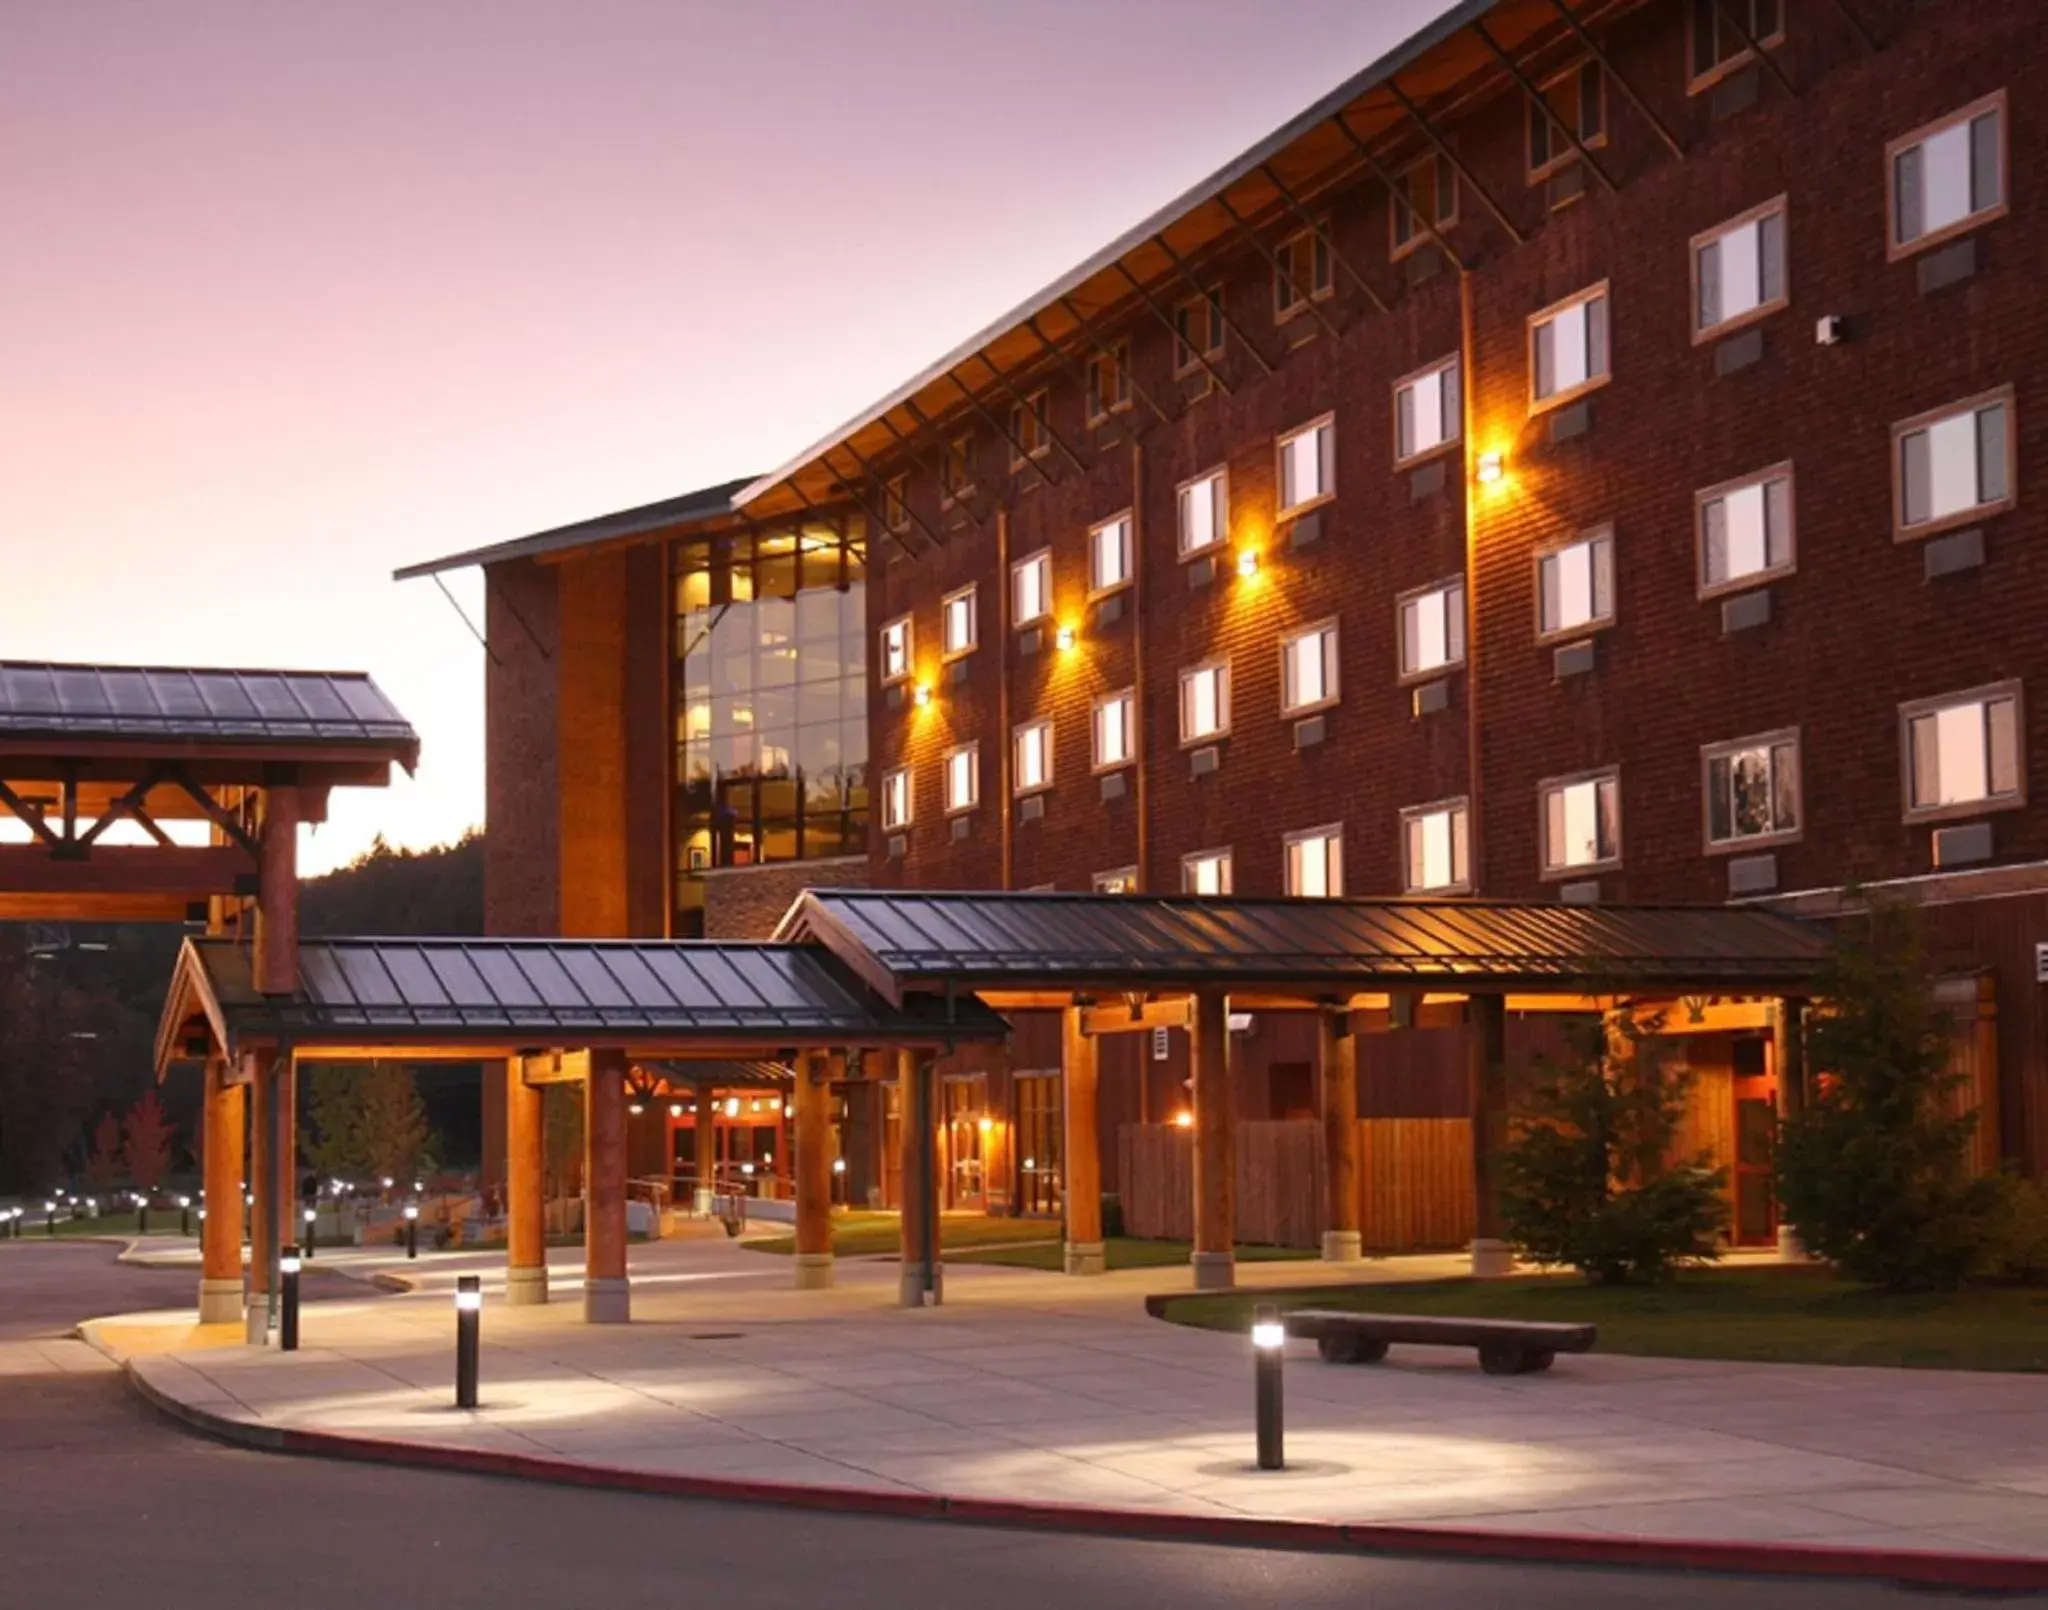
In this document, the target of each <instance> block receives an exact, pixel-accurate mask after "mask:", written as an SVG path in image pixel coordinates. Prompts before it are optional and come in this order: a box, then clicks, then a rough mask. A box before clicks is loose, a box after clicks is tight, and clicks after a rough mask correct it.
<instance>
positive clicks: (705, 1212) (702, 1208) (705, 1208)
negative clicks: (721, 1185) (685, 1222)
mask: <svg viewBox="0 0 2048 1610" xmlns="http://www.w3.org/2000/svg"><path fill="white" fill-rule="evenodd" d="M711 1197H712V1191H711V1187H710V1186H708V1185H700V1186H698V1187H697V1188H696V1190H694V1191H692V1192H691V1193H690V1211H691V1212H693V1213H695V1214H696V1215H697V1217H698V1218H700V1219H708V1218H710V1217H711V1214H712V1211H713V1209H712V1206H711Z"/></svg>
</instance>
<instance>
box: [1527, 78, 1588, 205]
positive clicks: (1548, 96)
mask: <svg viewBox="0 0 2048 1610" xmlns="http://www.w3.org/2000/svg"><path fill="white" fill-rule="evenodd" d="M1528 107H1529V180H1530V182H1531V183H1532V184H1533V183H1534V182H1535V181H1536V180H1538V179H1541V178H1544V177H1546V176H1547V175H1549V174H1552V173H1555V172H1556V171H1557V170H1558V169H1559V168H1562V167H1564V166H1566V165H1567V164H1568V163H1570V162H1572V161H1574V160H1575V159H1576V158H1577V156H1578V152H1577V151H1576V150H1574V149H1573V148H1572V142H1571V141H1570V140H1569V139H1567V138H1566V137H1565V134H1564V130H1563V129H1560V128H1559V127H1558V126H1557V125H1558V123H1562V124H1563V125H1564V127H1565V128H1567V129H1570V130H1571V131H1572V133H1573V134H1575V135H1577V136H1578V141H1579V144H1580V145H1582V146H1584V147H1586V149H1587V150H1589V151H1591V150H1597V149H1598V148H1599V147H1601V146H1603V145H1605V144H1606V143H1607V81H1606V79H1605V78H1603V77H1602V76H1601V72H1600V64H1599V63H1598V62H1597V61H1591V60H1588V61H1582V62H1580V63H1579V64H1578V66H1576V67H1573V68H1570V69H1568V70H1567V71H1565V72H1562V73H1559V74H1558V75H1557V77H1555V78H1553V79H1551V80H1550V81H1549V82H1548V83H1547V84H1545V85H1544V86H1543V100H1542V102H1541V104H1538V103H1537V102H1536V101H1535V100H1533V99H1531V100H1530V101H1529V103H1528ZM1545 107H1548V108H1549V113H1546V112H1545V110H1544V108H1545ZM1550 113H1554V114H1555V115H1556V118H1557V122H1552V121H1551V117H1550Z"/></svg>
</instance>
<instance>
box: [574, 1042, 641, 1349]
mask: <svg viewBox="0 0 2048 1610" xmlns="http://www.w3.org/2000/svg"><path fill="white" fill-rule="evenodd" d="M583 1317H584V1319H585V1320H586V1321H588V1322H589V1323H590V1324H593V1325H623V1324H624V1323H625V1322H626V1321H627V1320H629V1319H631V1318H632V1317H633V1302H632V1294H631V1288H630V1287H629V1286H628V1285H627V1283H626V1053H625V1052H623V1051H597V1050H593V1051H592V1052H591V1053H590V1075H589V1077H588V1079H586V1080H585V1082H584V1086H583Z"/></svg>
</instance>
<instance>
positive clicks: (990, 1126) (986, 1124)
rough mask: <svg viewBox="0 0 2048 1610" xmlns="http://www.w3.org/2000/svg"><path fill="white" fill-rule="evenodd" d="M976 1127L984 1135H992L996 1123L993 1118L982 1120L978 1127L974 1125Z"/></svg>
mask: <svg viewBox="0 0 2048 1610" xmlns="http://www.w3.org/2000/svg"><path fill="white" fill-rule="evenodd" d="M976 1127H977V1128H978V1129H980V1131H981V1132H982V1133H983V1134H984V1135H988V1134H993V1133H994V1131H995V1127H996V1121H995V1120H994V1119H993V1118H984V1119H982V1120H981V1122H980V1123H979V1124H978V1125H976Z"/></svg>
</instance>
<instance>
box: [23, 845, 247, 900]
mask: <svg viewBox="0 0 2048 1610" xmlns="http://www.w3.org/2000/svg"><path fill="white" fill-rule="evenodd" d="M255 875H256V859H255V857H254V856H252V855H249V854H248V853H247V852H245V851H243V850H242V849H240V848H239V847H237V846H235V845H232V844H227V845H181V846H179V847H177V848H175V849H169V850H167V849H164V848H163V847H162V846H161V845H157V844H96V845H94V846H93V847H92V849H91V850H90V852H88V853H87V854H86V855H85V856H83V858H81V859H79V860H75V861H72V860H66V861H60V860H57V859H56V858H55V857H54V856H53V855H52V854H51V853H50V851H49V850H48V849H47V848H46V847H45V846H43V845H40V844H0V890H5V891H7V893H9V894H61V895H85V894H115V895H177V896H180V897H182V898H184V899H187V900H203V899H204V898H205V897H206V896H208V895H210V894H237V893H240V892H242V886H243V885H244V883H245V881H246V880H247V879H250V878H253V877H255Z"/></svg>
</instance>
